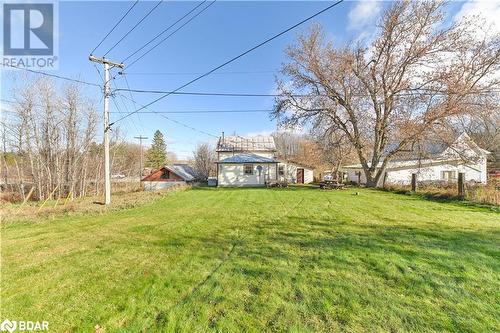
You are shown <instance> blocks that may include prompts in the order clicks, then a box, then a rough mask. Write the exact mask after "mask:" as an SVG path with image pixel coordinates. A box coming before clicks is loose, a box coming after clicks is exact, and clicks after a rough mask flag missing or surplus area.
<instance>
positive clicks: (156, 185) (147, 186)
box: [142, 181, 186, 191]
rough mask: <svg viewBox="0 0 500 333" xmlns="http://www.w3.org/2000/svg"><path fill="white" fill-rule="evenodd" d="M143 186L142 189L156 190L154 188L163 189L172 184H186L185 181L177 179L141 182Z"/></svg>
mask: <svg viewBox="0 0 500 333" xmlns="http://www.w3.org/2000/svg"><path fill="white" fill-rule="evenodd" d="M142 183H143V186H144V191H156V190H165V189H167V188H169V187H172V186H178V185H186V182H185V181H178V182H153V181H151V182H148V181H145V182H142Z"/></svg>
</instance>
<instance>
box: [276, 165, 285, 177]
mask: <svg viewBox="0 0 500 333" xmlns="http://www.w3.org/2000/svg"><path fill="white" fill-rule="evenodd" d="M278 174H279V175H280V176H283V175H284V174H285V166H284V165H280V166H278Z"/></svg>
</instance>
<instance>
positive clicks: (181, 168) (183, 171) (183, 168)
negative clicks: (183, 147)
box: [141, 164, 197, 182]
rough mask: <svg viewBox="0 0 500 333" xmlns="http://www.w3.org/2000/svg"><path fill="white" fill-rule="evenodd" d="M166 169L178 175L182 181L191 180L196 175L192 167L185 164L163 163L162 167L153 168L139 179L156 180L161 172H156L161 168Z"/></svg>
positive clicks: (160, 170)
mask: <svg viewBox="0 0 500 333" xmlns="http://www.w3.org/2000/svg"><path fill="white" fill-rule="evenodd" d="M165 169H166V170H168V171H170V172H172V173H174V174H176V175H177V176H179V177H180V178H181V179H182V180H184V181H187V182H189V181H193V180H195V179H196V178H197V177H196V172H195V171H194V169H193V168H192V167H191V166H190V165H187V164H173V165H165V166H164V167H162V168H160V169H158V170H155V171H153V172H151V173H150V174H149V175H147V176H146V177H144V178H143V179H141V181H155V180H157V177H159V176H160V175H161V174H158V172H163V171H162V170H165Z"/></svg>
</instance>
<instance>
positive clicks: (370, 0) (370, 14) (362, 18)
mask: <svg viewBox="0 0 500 333" xmlns="http://www.w3.org/2000/svg"><path fill="white" fill-rule="evenodd" d="M381 10H382V2H381V1H376V0H367V1H358V3H357V4H356V5H355V6H354V7H353V8H352V9H351V11H350V12H349V15H348V19H349V21H348V28H349V29H353V30H361V29H363V28H365V27H366V26H367V25H370V24H373V23H374V22H375V20H376V19H377V18H378V16H379V14H380V11H381Z"/></svg>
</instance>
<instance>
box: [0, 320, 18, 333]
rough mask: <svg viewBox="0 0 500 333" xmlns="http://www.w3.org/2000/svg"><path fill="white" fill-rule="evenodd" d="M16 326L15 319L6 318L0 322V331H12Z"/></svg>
mask: <svg viewBox="0 0 500 333" xmlns="http://www.w3.org/2000/svg"><path fill="white" fill-rule="evenodd" d="M16 328H17V322H16V321H14V320H13V321H10V320H8V319H5V320H4V321H3V322H2V323H1V324H0V331H2V332H3V331H9V332H10V333H12V332H14V331H15V330H16Z"/></svg>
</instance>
